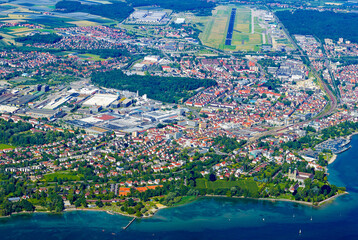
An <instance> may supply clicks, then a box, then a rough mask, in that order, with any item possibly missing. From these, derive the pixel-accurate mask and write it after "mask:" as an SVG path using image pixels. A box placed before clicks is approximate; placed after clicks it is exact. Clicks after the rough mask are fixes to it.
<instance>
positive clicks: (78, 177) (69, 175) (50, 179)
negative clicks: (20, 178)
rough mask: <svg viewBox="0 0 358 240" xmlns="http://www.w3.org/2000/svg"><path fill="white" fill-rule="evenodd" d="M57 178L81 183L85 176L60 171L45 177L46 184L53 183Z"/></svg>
mask: <svg viewBox="0 0 358 240" xmlns="http://www.w3.org/2000/svg"><path fill="white" fill-rule="evenodd" d="M55 178H57V180H58V179H68V180H69V181H79V180H81V178H83V174H77V173H75V172H71V171H58V172H55V173H49V174H46V175H44V180H45V181H46V182H53V181H54V179H55ZM55 180H56V179H55Z"/></svg>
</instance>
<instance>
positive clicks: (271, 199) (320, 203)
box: [202, 192, 349, 207]
mask: <svg viewBox="0 0 358 240" xmlns="http://www.w3.org/2000/svg"><path fill="white" fill-rule="evenodd" d="M346 194H349V193H348V192H343V193H339V194H336V195H334V196H332V197H330V198H327V199H325V200H323V201H321V202H305V201H298V200H291V199H283V198H250V197H246V198H245V197H236V196H235V197H227V196H222V195H205V196H202V197H207V198H233V199H250V200H258V201H270V202H291V203H298V204H303V205H306V206H312V207H320V206H323V205H324V204H326V203H328V202H329V201H330V200H334V199H335V198H337V197H340V196H342V195H346Z"/></svg>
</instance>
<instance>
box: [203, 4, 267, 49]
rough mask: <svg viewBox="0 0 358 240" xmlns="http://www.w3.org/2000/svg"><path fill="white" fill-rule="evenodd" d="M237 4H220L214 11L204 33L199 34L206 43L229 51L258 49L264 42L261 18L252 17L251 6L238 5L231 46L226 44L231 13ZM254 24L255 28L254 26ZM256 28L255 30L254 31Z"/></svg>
mask: <svg viewBox="0 0 358 240" xmlns="http://www.w3.org/2000/svg"><path fill="white" fill-rule="evenodd" d="M233 7H236V6H232V5H229V6H218V7H217V8H216V9H215V10H214V11H213V16H212V17H210V18H209V19H208V20H207V22H206V24H205V28H204V30H203V31H202V33H201V34H200V35H199V38H200V40H201V41H202V42H203V44H204V45H207V46H209V47H213V48H217V49H220V50H228V51H257V50H258V49H259V48H260V46H261V44H262V36H261V35H262V32H263V31H264V29H262V28H261V27H260V26H259V19H258V18H257V17H254V18H252V16H251V14H252V13H251V9H250V8H249V7H242V6H240V7H236V8H237V10H236V18H235V25H234V32H233V37H232V43H231V46H227V45H225V39H226V34H227V28H228V22H229V19H230V13H231V10H232V8H233ZM252 26H254V28H252ZM252 30H254V31H252Z"/></svg>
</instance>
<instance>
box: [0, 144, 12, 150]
mask: <svg viewBox="0 0 358 240" xmlns="http://www.w3.org/2000/svg"><path fill="white" fill-rule="evenodd" d="M8 148H15V147H13V146H11V145H7V144H0V150H3V149H8Z"/></svg>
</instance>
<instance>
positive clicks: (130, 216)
mask: <svg viewBox="0 0 358 240" xmlns="http://www.w3.org/2000/svg"><path fill="white" fill-rule="evenodd" d="M346 194H349V193H348V192H343V193H339V194H336V195H334V196H332V197H330V198H327V199H325V200H323V201H321V202H305V201H297V200H290V199H279V198H250V197H246V198H245V197H237V196H234V197H227V196H225V195H205V196H199V197H197V198H196V199H195V200H193V201H190V202H188V203H185V204H181V205H177V206H164V205H163V206H162V207H158V209H154V210H153V211H152V212H153V214H151V215H148V216H142V217H136V216H134V215H129V214H124V213H120V212H113V211H108V210H105V209H91V208H70V209H65V210H63V211H62V212H59V213H55V212H50V211H36V210H35V211H33V212H18V213H13V214H11V215H9V216H1V217H0V219H1V218H11V217H12V216H18V215H28V214H34V213H35V214H36V213H46V214H63V213H66V212H73V211H89V212H91V211H92V212H105V213H107V214H110V215H121V216H123V217H128V218H134V217H135V218H137V219H142V218H151V217H154V215H155V214H156V213H157V212H158V211H159V210H162V209H166V208H175V207H180V206H185V205H187V204H190V203H193V202H195V201H197V200H199V199H201V198H232V199H249V200H257V201H270V202H290V203H297V204H302V205H305V206H312V207H317V208H318V207H321V206H323V205H325V204H326V203H328V202H330V201H332V200H334V199H335V198H337V197H340V196H343V195H346Z"/></svg>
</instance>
